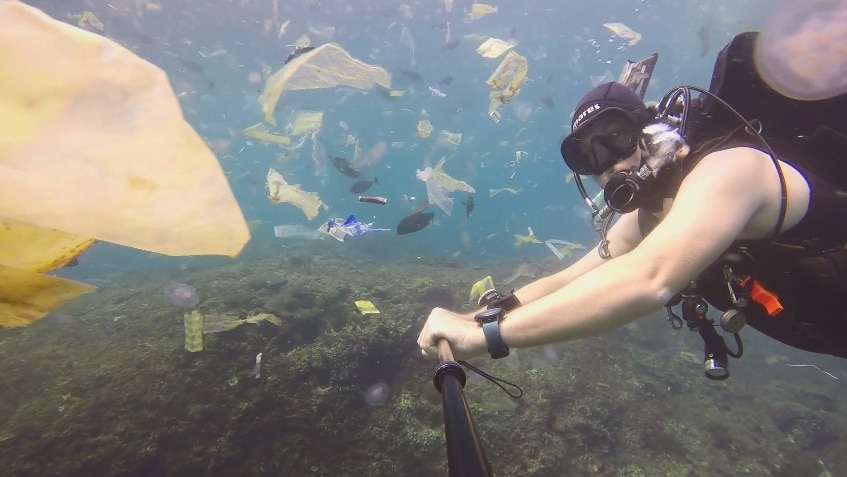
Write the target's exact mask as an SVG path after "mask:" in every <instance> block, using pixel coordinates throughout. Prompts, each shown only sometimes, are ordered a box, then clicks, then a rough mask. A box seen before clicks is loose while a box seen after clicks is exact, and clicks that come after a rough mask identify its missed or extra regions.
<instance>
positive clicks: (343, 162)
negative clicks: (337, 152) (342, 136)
mask: <svg viewBox="0 0 847 477" xmlns="http://www.w3.org/2000/svg"><path fill="white" fill-rule="evenodd" d="M332 167H334V168H336V169H337V170H338V172H340V173H342V174H344V175H345V176H347V177H354V178H355V177H359V171H357V170H355V169H353V168H352V167H350V162H348V161H347V159H344V158H343V157H338V156H332Z"/></svg>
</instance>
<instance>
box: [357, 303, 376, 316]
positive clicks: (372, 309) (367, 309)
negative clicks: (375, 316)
mask: <svg viewBox="0 0 847 477" xmlns="http://www.w3.org/2000/svg"><path fill="white" fill-rule="evenodd" d="M356 308H358V309H359V312H361V313H362V314H363V315H368V314H371V313H379V310H377V309H376V305H374V304H373V302H371V301H370V300H356Z"/></svg>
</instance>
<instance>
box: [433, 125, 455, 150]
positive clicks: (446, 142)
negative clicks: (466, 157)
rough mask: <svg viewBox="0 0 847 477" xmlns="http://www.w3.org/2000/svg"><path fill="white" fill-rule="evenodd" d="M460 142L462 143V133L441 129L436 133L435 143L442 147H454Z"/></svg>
mask: <svg viewBox="0 0 847 477" xmlns="http://www.w3.org/2000/svg"><path fill="white" fill-rule="evenodd" d="M460 144H462V133H452V132H450V131H447V130H444V129H442V130H441V132H439V133H438V142H437V143H436V144H435V145H436V146H437V147H442V148H444V149H456V148H458V147H459V145H460Z"/></svg>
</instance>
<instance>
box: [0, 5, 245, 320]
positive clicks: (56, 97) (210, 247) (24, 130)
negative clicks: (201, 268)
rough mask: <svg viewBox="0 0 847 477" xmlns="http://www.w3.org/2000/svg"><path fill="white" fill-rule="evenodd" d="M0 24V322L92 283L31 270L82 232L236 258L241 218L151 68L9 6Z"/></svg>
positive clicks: (75, 244) (75, 243)
mask: <svg viewBox="0 0 847 477" xmlns="http://www.w3.org/2000/svg"><path fill="white" fill-rule="evenodd" d="M94 20H96V18H88V19H87V20H86V21H88V22H89V23H90V25H86V26H93V27H94V28H95V29H97V28H99V27H98V26H97V23H96V22H94ZM0 24H2V25H3V27H2V28H0V64H3V65H14V67H13V68H12V67H8V68H3V69H2V70H0V105H2V106H0V220H2V221H3V222H4V224H6V225H7V227H4V228H2V229H0V243H2V249H3V250H2V253H0V283H3V286H2V287H0V288H2V289H0V326H21V325H25V324H27V323H29V322H31V321H33V320H36V319H38V318H40V317H42V316H44V315H45V314H47V313H48V312H49V310H50V309H51V308H53V307H54V306H56V305H57V304H59V303H61V302H62V301H63V300H67V299H70V298H73V297H75V296H78V295H81V294H83V293H89V292H91V291H93V290H94V289H95V288H94V287H92V286H89V285H86V284H83V283H76V282H73V281H71V280H64V279H60V278H56V277H52V276H48V275H41V274H40V272H43V271H47V270H50V269H53V268H55V267H57V266H61V265H62V264H65V263H67V262H68V261H70V260H72V259H73V258H74V257H75V256H76V255H79V254H80V253H82V251H83V250H85V247H87V246H88V245H90V244H91V243H92V242H93V241H94V240H95V239H96V240H104V241H109V242H114V243H117V244H121V245H125V246H129V247H135V248H138V249H142V250H148V251H151V252H157V253H163V254H168V255H205V254H216V255H217V254H220V255H230V256H234V255H236V254H238V252H239V251H240V250H241V249H242V247H243V246H244V244H245V243H246V242H247V240H248V239H249V231H248V227H247V223H246V221H245V220H244V217H243V215H242V214H241V210H240V208H239V207H238V203H237V202H236V201H235V198H234V196H233V194H232V191H231V190H230V188H229V183H228V181H227V178H226V176H225V175H224V173H223V171H222V170H221V167H220V165H219V164H218V162H217V159H216V158H215V156H214V154H213V153H212V151H210V150H209V148H208V146H207V145H206V144H205V142H204V141H203V139H202V138H201V137H200V136H199V135H198V134H197V133H196V132H195V131H194V130H193V129H192V128H191V126H190V125H189V124H188V123H187V122H186V121H185V119H184V118H183V116H182V111H181V110H180V107H179V100H178V99H177V97H176V95H175V94H174V92H173V90H172V89H171V86H170V82H169V80H168V77H167V75H166V74H165V73H164V72H163V71H162V70H161V69H159V68H158V67H156V66H155V65H153V64H151V63H148V62H147V61H145V60H143V59H141V58H139V57H137V56H135V55H134V54H133V53H132V52H131V51H129V50H127V49H126V48H124V47H122V46H121V45H119V44H118V43H116V42H114V41H112V40H109V39H107V38H104V37H102V36H99V35H97V34H95V33H91V32H87V31H85V30H82V29H80V28H76V27H74V26H71V25H68V24H67V23H64V22H60V21H56V20H53V19H51V18H50V17H48V16H47V15H45V14H44V13H43V12H41V11H39V10H38V9H36V8H33V7H30V6H28V5H25V4H23V3H20V2H12V1H0ZM9 227H11V228H9ZM221 230H226V231H227V233H221Z"/></svg>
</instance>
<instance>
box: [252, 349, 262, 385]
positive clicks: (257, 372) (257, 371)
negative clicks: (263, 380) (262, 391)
mask: <svg viewBox="0 0 847 477" xmlns="http://www.w3.org/2000/svg"><path fill="white" fill-rule="evenodd" d="M250 376H252V377H254V378H256V379H259V378H260V377H261V376H262V353H259V354H257V355H256V364H254V365H253V372H252V373H250Z"/></svg>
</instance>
